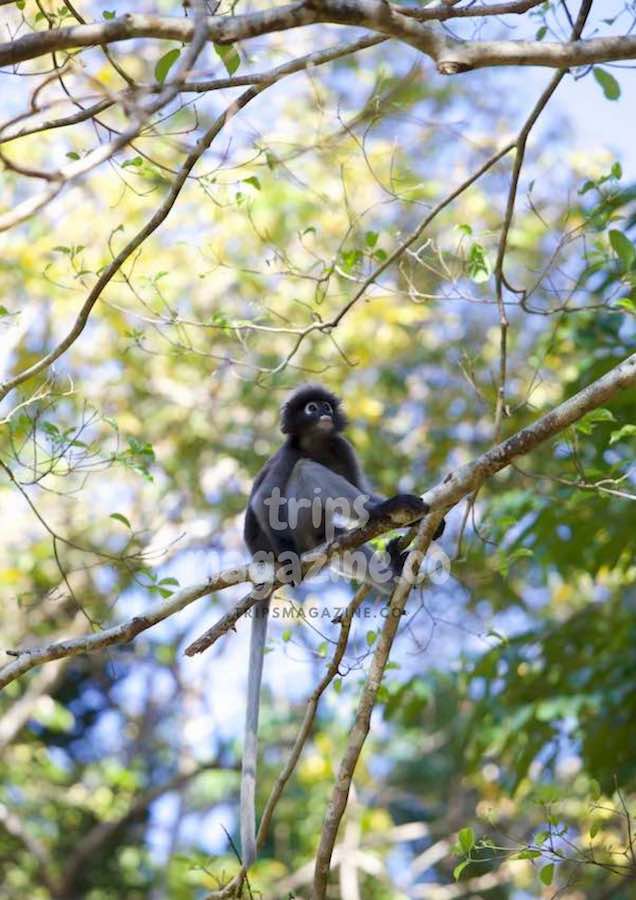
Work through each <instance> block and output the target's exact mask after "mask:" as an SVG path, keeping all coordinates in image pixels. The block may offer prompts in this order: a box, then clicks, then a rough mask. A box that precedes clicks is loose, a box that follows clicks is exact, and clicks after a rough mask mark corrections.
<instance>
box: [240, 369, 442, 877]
mask: <svg viewBox="0 0 636 900" xmlns="http://www.w3.org/2000/svg"><path fill="white" fill-rule="evenodd" d="M346 424H347V419H346V416H345V415H344V413H343V411H342V405H341V402H340V400H339V398H338V397H336V396H335V394H333V393H331V391H328V390H327V389H326V388H324V387H322V386H321V385H318V384H310V385H305V386H303V387H300V388H298V389H297V390H296V391H294V393H293V394H292V395H291V396H290V397H289V399H288V400H287V402H286V403H285V404H284V405H283V408H282V411H281V431H282V432H283V434H285V435H287V437H286V440H285V443H284V444H283V446H282V447H281V448H280V449H279V450H278V451H277V452H276V453H275V454H274V455H273V456H272V457H271V459H269V460H268V461H267V462H266V463H265V465H264V466H263V468H262V469H261V471H260V472H259V473H258V475H257V476H256V479H255V481H254V485H253V487H252V491H251V494H250V499H249V504H248V507H247V511H246V513H245V527H244V538H245V543H246V544H247V546H248V548H249V550H250V551H251V553H252V554H256V553H259V552H262V551H265V552H266V553H272V554H273V555H274V556H275V557H276V558H277V559H280V558H281V556H282V555H283V554H298V555H300V554H302V553H304V552H306V551H307V550H311V549H312V548H313V547H316V546H318V544H321V543H322V542H323V541H324V540H325V535H326V532H327V530H329V531H330V533H335V532H337V531H338V529H337V528H335V527H334V526H333V523H332V522H331V521H330V520H329V512H328V509H329V504H328V503H326V501H328V500H338V501H344V502H345V503H346V504H348V506H349V507H351V506H354V508H355V509H356V510H357V511H358V512H359V511H360V510H361V511H362V513H364V514H365V515H366V517H367V518H369V517H376V516H386V515H390V514H391V513H392V512H394V511H396V510H398V509H400V510H406V511H408V512H409V513H410V512H412V514H413V521H417V520H418V519H421V518H422V516H425V515H426V513H427V512H428V506H427V504H426V503H424V502H423V501H422V500H421V499H420V497H418V496H416V495H414V494H397V495H396V496H394V497H391V498H390V499H388V500H384V499H383V498H381V497H379V496H377V495H375V494H372V493H370V492H369V491H368V490H367V489H366V487H365V480H364V476H363V474H362V470H361V468H360V464H359V463H358V459H357V457H356V454H355V451H354V449H353V447H352V446H351V444H350V443H349V442H348V441H347V440H346V438H344V437H343V436H342V434H341V432H342V431H343V429H344V428H345V426H346ZM276 492H280V495H281V496H283V497H284V498H285V500H286V503H287V505H283V507H282V508H279V509H278V512H279V514H281V513H282V514H281V515H279V517H278V521H277V523H276V527H273V524H272V521H271V518H272V514H271V502H270V501H271V498H272V496H273V495H274V494H275V493H276ZM316 496H319V497H320V503H321V504H322V510H323V515H321V517H320V521H319V522H317V521H316V520H315V517H312V514H311V511H310V510H308V509H305V510H304V511H302V510H301V511H300V512H299V513H298V517H297V520H296V521H294V522H292V521H291V520H290V518H285V512H287V511H288V510H289V507H290V506H291V505H292V501H293V500H295V501H297V504H296V505H297V506H301V505H302V503H306V504H307V501H312V502H315V498H316ZM298 501H300V502H298ZM307 505H309V504H307ZM442 530H443V523H442V525H441V526H440V529H439V530H438V533H437V535H436V537H438V536H439V535H440V534H441V532H442ZM360 549H361V552H362V553H365V554H366V556H367V558H368V559H370V558H371V557H372V556H373V551H371V550H370V549H369V548H368V547H363V548H360ZM387 549H388V550H389V556H390V559H391V566H392V570H393V573H394V575H399V574H400V572H401V571H402V566H403V564H404V559H405V557H406V554H405V553H402V552H401V551H400V549H399V546H398V545H397V543H396V542H395V541H392V542H391V543H390V544H389V547H388V548H387ZM365 580H369V581H370V583H371V584H372V585H373V586H374V587H377V588H378V589H379V590H380V591H382V593H385V594H387V593H388V594H390V593H391V591H392V589H393V586H394V580H389V582H388V583H386V582H385V583H378V582H377V581H373V579H371V578H370V576H368V575H367V576H366V578H365ZM268 606H269V598H266V599H264V600H260V601H259V602H258V604H257V606H256V607H255V608H254V613H253V616H252V635H251V641H250V663H249V676H248V692H247V708H246V715H245V739H244V747H243V770H242V779H241V851H242V861H243V864H244V865H246V866H249V865H250V864H251V863H252V862H253V861H254V859H255V858H256V836H255V824H256V823H255V807H254V796H255V788H256V755H257V738H256V734H257V728H258V711H259V703H260V687H261V677H262V671H263V655H264V650H265V638H266V633H267V610H268Z"/></svg>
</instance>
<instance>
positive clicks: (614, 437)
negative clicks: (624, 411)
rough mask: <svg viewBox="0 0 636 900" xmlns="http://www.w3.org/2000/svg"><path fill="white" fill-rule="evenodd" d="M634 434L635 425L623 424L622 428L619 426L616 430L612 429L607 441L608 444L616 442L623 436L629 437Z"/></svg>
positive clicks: (635, 430)
mask: <svg viewBox="0 0 636 900" xmlns="http://www.w3.org/2000/svg"><path fill="white" fill-rule="evenodd" d="M635 436H636V425H623V427H622V428H619V429H618V431H613V432H612V433H611V434H610V439H609V442H610V444H616V443H617V442H618V441H622V440H623V439H624V438H630V437H635Z"/></svg>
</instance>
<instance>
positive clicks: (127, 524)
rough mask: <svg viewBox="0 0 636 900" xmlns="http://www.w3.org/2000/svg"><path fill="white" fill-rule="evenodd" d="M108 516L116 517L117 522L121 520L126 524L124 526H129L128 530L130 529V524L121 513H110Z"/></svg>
mask: <svg viewBox="0 0 636 900" xmlns="http://www.w3.org/2000/svg"><path fill="white" fill-rule="evenodd" d="M110 518H111V519H116V521H117V522H121V523H122V524H123V525H125V526H126V528H130V530H131V531H132V525H131V524H130V522H129V521H128V519H127V518H126V516H123V515H122V514H121V513H111V514H110Z"/></svg>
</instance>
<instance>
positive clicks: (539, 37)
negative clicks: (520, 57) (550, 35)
mask: <svg viewBox="0 0 636 900" xmlns="http://www.w3.org/2000/svg"><path fill="white" fill-rule="evenodd" d="M547 31H548V29H547V26H546V25H542V26H541V28H539V30H538V31H537V36H536V40H537V41H542V40H543V38H544V37H545V36H546V34H547Z"/></svg>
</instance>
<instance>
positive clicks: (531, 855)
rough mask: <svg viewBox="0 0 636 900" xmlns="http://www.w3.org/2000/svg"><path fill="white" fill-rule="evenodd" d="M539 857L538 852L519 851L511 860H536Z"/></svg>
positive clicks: (539, 853) (539, 852)
mask: <svg viewBox="0 0 636 900" xmlns="http://www.w3.org/2000/svg"><path fill="white" fill-rule="evenodd" d="M539 856H541V851H540V850H520V851H519V852H518V853H515V855H514V856H512V857H511V859H537V857H539Z"/></svg>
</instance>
